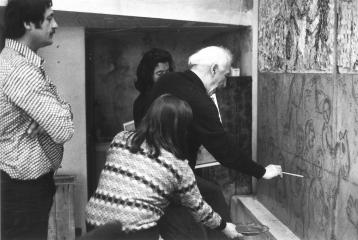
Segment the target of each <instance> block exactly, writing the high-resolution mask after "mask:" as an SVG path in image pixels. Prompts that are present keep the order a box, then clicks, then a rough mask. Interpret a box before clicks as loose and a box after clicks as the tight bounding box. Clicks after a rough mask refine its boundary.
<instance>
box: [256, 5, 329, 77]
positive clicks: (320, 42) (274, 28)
mask: <svg viewBox="0 0 358 240" xmlns="http://www.w3.org/2000/svg"><path fill="white" fill-rule="evenodd" d="M333 4H334V0H300V1H292V0H287V1H275V0H262V1H260V5H259V45H258V46H259V47H258V48H259V70H260V71H271V72H304V71H307V70H309V71H323V72H330V71H331V70H332V64H333V49H334V48H333V42H334V34H333V24H334V8H333V6H334V5H333Z"/></svg>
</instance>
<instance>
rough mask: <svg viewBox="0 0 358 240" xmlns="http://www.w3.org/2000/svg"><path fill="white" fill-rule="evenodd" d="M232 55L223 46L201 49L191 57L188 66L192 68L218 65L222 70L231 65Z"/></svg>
mask: <svg viewBox="0 0 358 240" xmlns="http://www.w3.org/2000/svg"><path fill="white" fill-rule="evenodd" d="M231 63H232V53H231V52H230V50H229V49H227V48H224V47H222V46H209V47H205V48H202V49H200V50H199V51H197V52H196V53H194V54H193V55H191V56H190V57H189V60H188V66H189V68H192V67H194V66H196V65H207V66H211V65H213V64H218V65H219V67H220V68H223V67H225V66H227V65H228V64H229V65H231Z"/></svg>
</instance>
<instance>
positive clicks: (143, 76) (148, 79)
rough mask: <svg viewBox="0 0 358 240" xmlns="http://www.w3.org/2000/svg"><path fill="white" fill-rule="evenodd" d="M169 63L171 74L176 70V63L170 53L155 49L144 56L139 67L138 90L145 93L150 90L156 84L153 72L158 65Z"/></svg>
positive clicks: (136, 84) (135, 84) (136, 85)
mask: <svg viewBox="0 0 358 240" xmlns="http://www.w3.org/2000/svg"><path fill="white" fill-rule="evenodd" d="M164 62H167V63H169V72H172V71H173V70H174V62H173V58H172V56H171V55H170V53H169V52H168V51H166V50H163V49H160V48H153V49H151V50H149V51H148V52H146V53H145V54H144V55H143V58H142V60H141V61H140V62H139V65H138V67H137V80H136V82H135V83H134V86H135V87H136V89H137V90H138V91H139V92H141V93H143V92H146V91H148V90H150V89H151V88H152V86H153V84H154V81H153V72H154V69H155V67H156V66H157V64H158V63H164Z"/></svg>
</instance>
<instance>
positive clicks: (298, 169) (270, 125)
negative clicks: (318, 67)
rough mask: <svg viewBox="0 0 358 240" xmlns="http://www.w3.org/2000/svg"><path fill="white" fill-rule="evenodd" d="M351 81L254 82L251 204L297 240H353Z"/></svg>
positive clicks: (272, 78)
mask: <svg viewBox="0 0 358 240" xmlns="http://www.w3.org/2000/svg"><path fill="white" fill-rule="evenodd" d="M357 82H358V75H339V77H338V78H337V79H333V78H332V76H331V75H329V74H279V73H261V74H259V96H260V98H259V102H258V161H259V162H260V163H261V164H263V165H267V164H270V163H274V164H281V165H282V167H283V169H284V170H285V171H287V172H293V173H297V174H301V175H304V178H297V177H292V176H286V175H284V177H283V178H278V179H275V180H273V181H259V184H258V198H259V199H260V200H261V202H262V203H263V204H264V205H265V206H266V207H268V209H269V210H270V211H272V212H273V213H274V214H275V215H276V216H277V217H278V218H279V219H280V220H282V221H283V222H284V223H285V224H286V225H287V226H289V227H290V228H291V229H292V231H294V232H295V233H296V234H297V235H298V236H299V237H300V238H302V239H307V240H311V239H315V240H316V239H322V240H325V239H357V238H358V231H357V225H358V164H357V155H358V150H357V149H358V148H357V146H356V145H357V143H358V127H357V126H358V125H357V121H358V102H357V99H356V89H357V88H356V84H357Z"/></svg>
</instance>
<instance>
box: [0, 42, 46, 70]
mask: <svg viewBox="0 0 358 240" xmlns="http://www.w3.org/2000/svg"><path fill="white" fill-rule="evenodd" d="M5 47H8V48H11V49H13V50H14V51H16V52H18V53H20V54H21V55H22V56H23V57H25V58H26V59H27V60H28V61H29V62H30V63H31V64H34V65H35V66H36V67H40V66H42V65H43V63H44V59H43V58H41V57H40V56H39V55H37V54H36V53H35V52H34V51H32V50H31V49H30V48H29V47H28V46H26V45H25V44H22V43H20V42H19V41H16V40H13V39H8V38H7V39H6V40H5Z"/></svg>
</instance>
